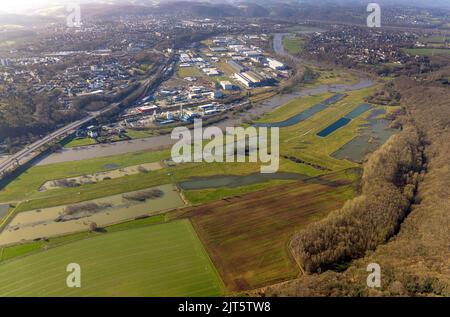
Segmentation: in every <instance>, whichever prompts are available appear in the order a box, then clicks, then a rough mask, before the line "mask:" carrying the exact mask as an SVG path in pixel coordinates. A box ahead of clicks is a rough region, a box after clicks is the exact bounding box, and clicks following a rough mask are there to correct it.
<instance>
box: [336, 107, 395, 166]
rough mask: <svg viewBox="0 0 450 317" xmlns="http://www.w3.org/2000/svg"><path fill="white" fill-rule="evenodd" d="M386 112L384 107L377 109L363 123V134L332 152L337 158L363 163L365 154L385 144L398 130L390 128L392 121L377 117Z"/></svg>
mask: <svg viewBox="0 0 450 317" xmlns="http://www.w3.org/2000/svg"><path fill="white" fill-rule="evenodd" d="M384 113H385V110H383V109H375V110H373V111H372V112H371V114H370V115H369V117H368V123H367V124H364V125H362V126H361V127H363V129H362V130H361V134H360V135H359V136H357V137H356V138H354V139H353V140H351V141H350V142H348V143H347V144H345V145H344V146H343V147H341V148H340V149H339V150H338V151H336V152H335V153H333V154H332V156H333V157H334V158H337V159H340V160H342V159H347V160H350V161H352V162H357V163H361V162H362V161H363V160H364V158H365V156H366V155H367V154H369V153H372V152H373V151H375V150H376V149H377V148H378V147H380V146H381V145H383V144H384V143H385V142H386V141H387V140H388V139H389V138H390V137H391V136H392V135H394V134H395V133H396V132H397V131H398V130H396V129H392V128H389V124H390V121H389V120H387V119H380V118H377V117H378V116H379V115H382V114H384Z"/></svg>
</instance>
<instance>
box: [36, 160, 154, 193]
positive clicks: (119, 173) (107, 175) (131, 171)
mask: <svg viewBox="0 0 450 317" xmlns="http://www.w3.org/2000/svg"><path fill="white" fill-rule="evenodd" d="M162 168H163V166H162V164H161V163H158V162H156V163H145V164H140V165H135V166H129V167H124V168H121V169H115V170H111V171H107V172H99V173H95V174H89V175H83V176H79V177H71V178H64V179H59V180H51V181H48V182H45V184H44V185H42V186H41V188H40V189H39V191H47V190H52V189H57V188H64V187H70V186H67V185H64V184H63V182H64V183H66V184H69V183H70V185H71V186H79V185H85V184H94V183H98V182H101V181H105V180H108V179H115V178H121V177H124V176H129V175H136V174H140V173H145V172H146V171H149V172H150V171H156V170H160V169H162Z"/></svg>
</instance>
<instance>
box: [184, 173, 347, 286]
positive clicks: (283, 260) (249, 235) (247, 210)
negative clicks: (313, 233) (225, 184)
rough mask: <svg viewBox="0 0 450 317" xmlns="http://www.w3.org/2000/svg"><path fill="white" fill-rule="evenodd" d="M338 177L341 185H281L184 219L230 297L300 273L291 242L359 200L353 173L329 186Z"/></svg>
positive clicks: (202, 208) (189, 211)
mask: <svg viewBox="0 0 450 317" xmlns="http://www.w3.org/2000/svg"><path fill="white" fill-rule="evenodd" d="M333 177H336V178H337V179H341V182H340V183H339V182H338V183H332V184H329V185H325V183H326V180H327V178H324V179H323V180H324V184H319V183H314V182H308V183H295V184H288V185H281V186H277V187H272V188H268V189H265V190H262V191H259V192H255V193H251V194H246V195H243V196H240V197H235V198H230V199H226V200H222V201H217V202H212V203H209V204H206V205H203V206H199V207H195V208H192V209H187V210H184V211H182V213H183V215H182V217H187V218H189V219H191V221H192V223H193V225H194V228H195V229H196V231H197V233H198V234H199V237H200V239H201V240H202V242H203V244H204V245H205V247H206V248H207V250H208V252H209V254H210V256H211V258H212V260H213V262H214V264H215V265H216V268H217V269H218V271H219V272H220V274H221V276H222V279H223V281H224V282H225V284H226V286H227V288H228V289H229V290H230V291H242V290H248V289H252V288H256V287H260V286H263V285H266V284H269V283H275V282H277V281H282V280H286V279H290V278H294V277H296V276H297V274H298V273H299V271H298V267H297V265H296V264H295V262H294V261H293V260H292V259H291V256H290V252H289V251H288V248H287V245H288V243H289V240H290V237H291V236H292V235H293V234H294V232H296V231H297V230H301V229H302V228H304V227H305V226H306V225H308V224H309V223H311V222H314V221H317V220H318V219H321V218H322V217H324V216H326V215H327V214H328V213H329V212H330V211H332V210H334V209H337V208H339V207H340V206H341V205H342V204H343V203H344V201H345V200H346V199H348V198H350V197H352V195H353V194H354V190H353V187H352V186H351V185H350V183H351V182H352V181H353V180H352V179H353V178H354V177H355V176H354V175H353V174H352V173H349V174H348V175H344V174H339V175H334V176H329V178H328V180H333ZM346 177H347V178H348V179H347V181H342V179H345V178H346Z"/></svg>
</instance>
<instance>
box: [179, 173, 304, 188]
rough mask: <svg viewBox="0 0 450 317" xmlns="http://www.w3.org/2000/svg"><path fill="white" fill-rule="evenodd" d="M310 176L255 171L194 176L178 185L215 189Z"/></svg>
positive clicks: (300, 178) (301, 178) (302, 178)
mask: <svg viewBox="0 0 450 317" xmlns="http://www.w3.org/2000/svg"><path fill="white" fill-rule="evenodd" d="M308 178H309V177H308V176H306V175H302V174H296V173H285V172H279V173H273V174H261V173H254V174H249V175H244V176H239V175H214V176H209V177H193V178H190V179H189V180H187V181H184V182H181V183H179V184H178V186H179V187H180V188H181V189H183V190H199V189H214V188H221V187H228V188H236V187H240V186H245V185H253V184H259V183H263V182H267V181H270V180H298V181H300V180H306V179H308Z"/></svg>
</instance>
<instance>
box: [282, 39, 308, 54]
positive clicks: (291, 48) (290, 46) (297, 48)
mask: <svg viewBox="0 0 450 317" xmlns="http://www.w3.org/2000/svg"><path fill="white" fill-rule="evenodd" d="M304 43H305V40H303V39H302V38H299V37H288V36H286V37H284V39H283V46H284V48H285V50H286V51H287V52H288V53H289V54H291V55H297V54H299V53H300V52H301V51H302V49H303V45H304Z"/></svg>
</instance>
